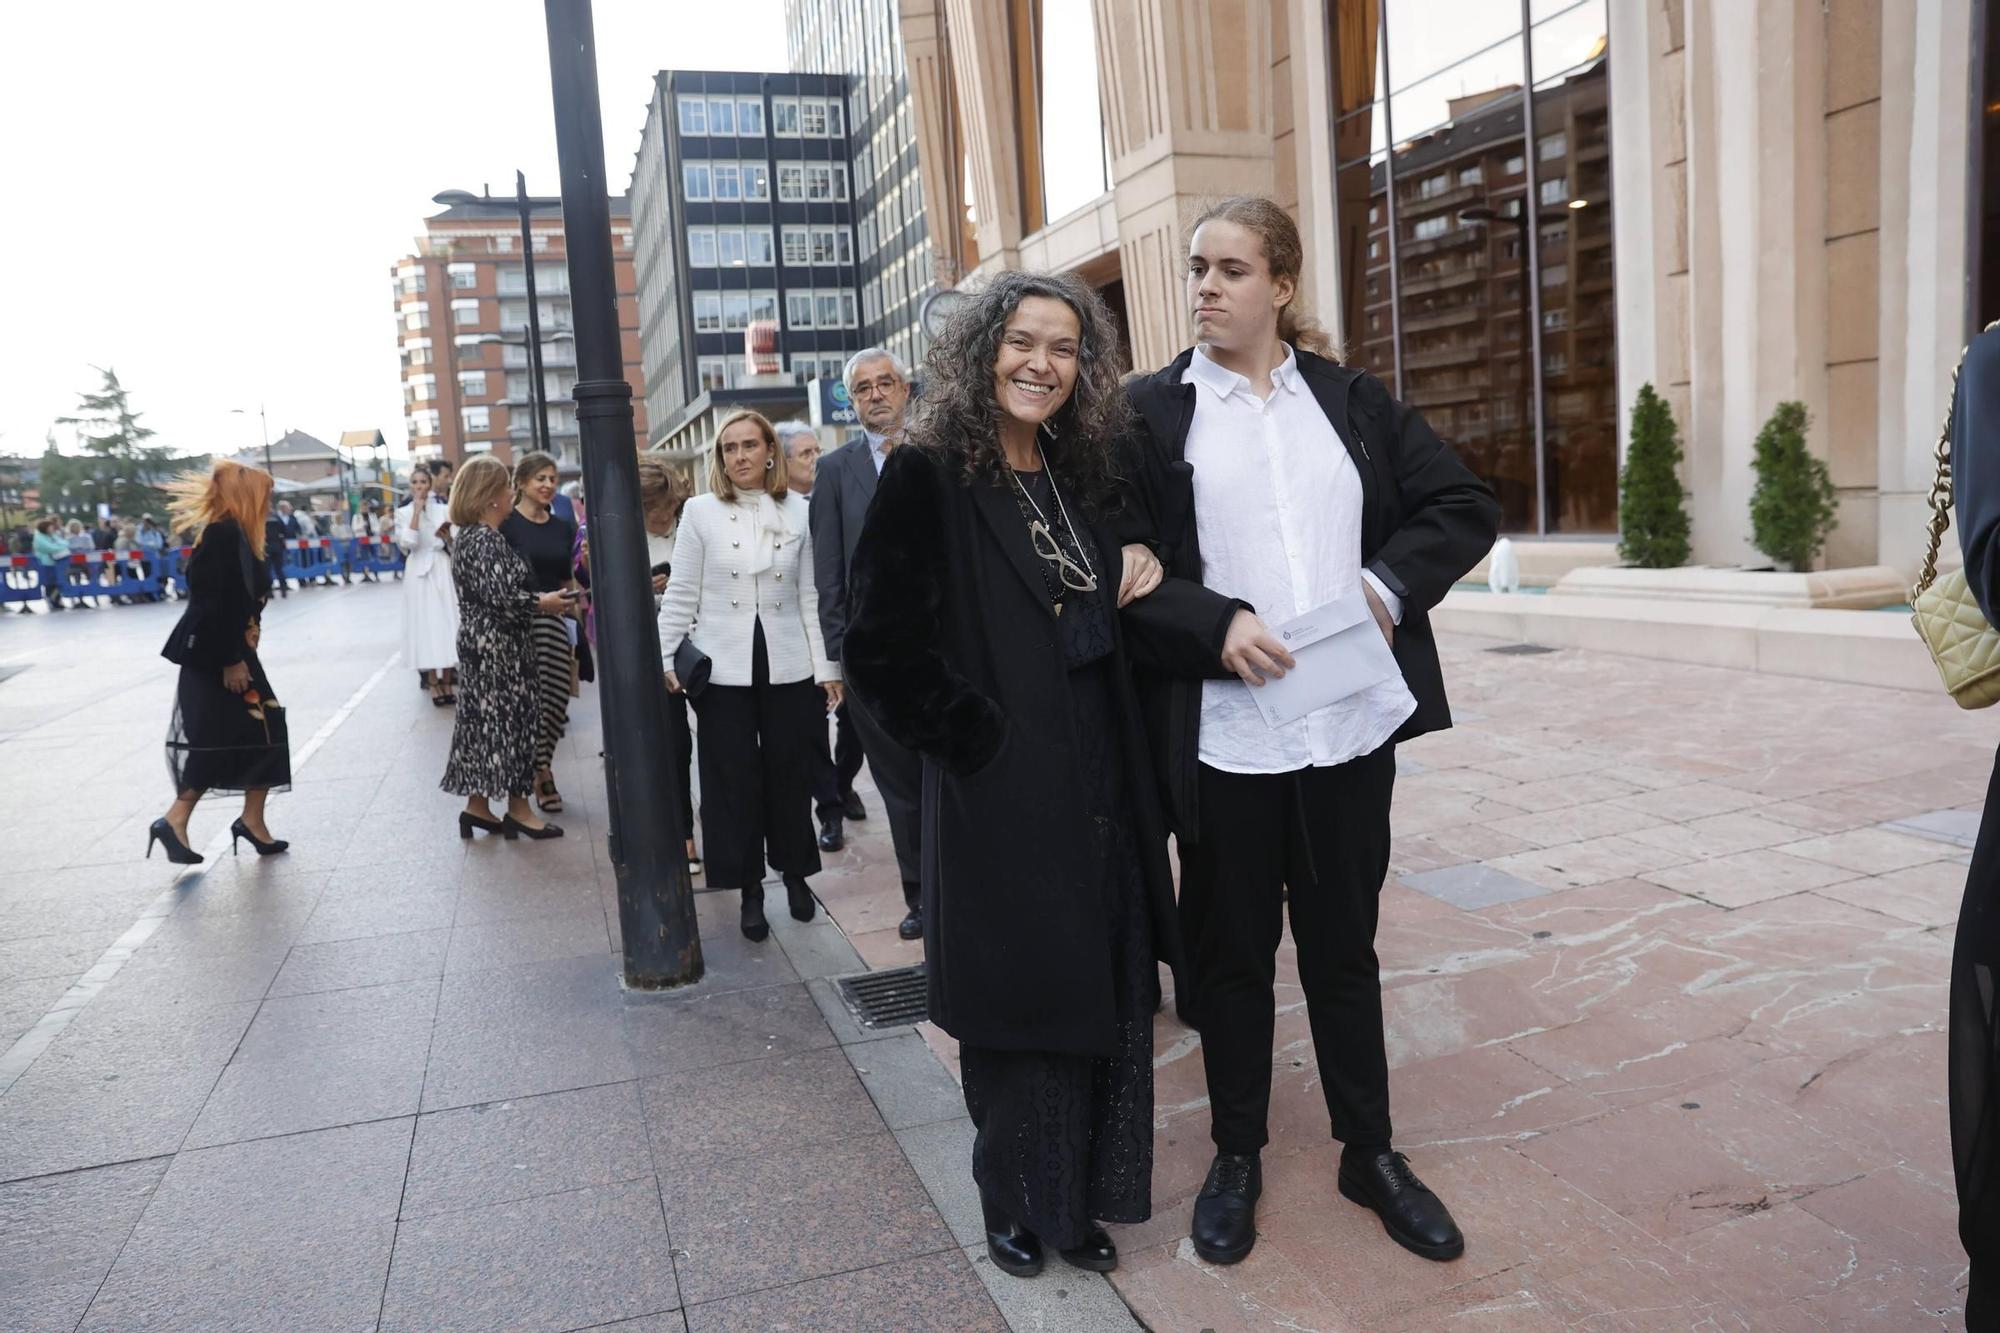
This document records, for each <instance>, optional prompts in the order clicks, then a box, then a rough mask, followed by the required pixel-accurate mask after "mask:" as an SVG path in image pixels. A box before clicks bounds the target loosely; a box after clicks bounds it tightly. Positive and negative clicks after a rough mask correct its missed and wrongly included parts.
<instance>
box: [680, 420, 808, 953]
mask: <svg viewBox="0 0 2000 1333" xmlns="http://www.w3.org/2000/svg"><path fill="white" fill-rule="evenodd" d="M708 484H709V494H706V495H697V496H695V497H694V498H693V499H692V500H689V501H688V502H687V506H686V508H684V509H683V510H682V511H681V522H680V530H679V533H678V535H677V536H676V538H675V540H674V552H673V572H672V574H671V575H670V576H669V577H668V580H667V586H666V593H665V596H664V597H662V598H661V602H660V650H661V652H662V653H663V654H664V655H665V658H666V667H667V688H668V689H669V690H671V691H673V692H674V693H676V694H678V693H680V692H681V690H682V688H683V682H682V681H681V679H680V674H679V672H678V671H677V670H676V669H675V662H676V655H677V654H678V653H679V652H680V649H681V645H682V643H683V641H686V642H689V643H691V644H692V645H693V647H694V651H695V652H696V653H698V654H700V655H702V656H705V657H706V658H707V659H708V661H709V664H710V666H709V679H708V683H707V684H706V685H705V686H703V687H701V688H700V690H699V692H698V693H695V694H694V695H693V700H694V711H695V716H696V717H698V718H700V719H701V759H700V763H701V829H702V845H703V850H704V851H705V852H707V854H708V882H709V884H710V885H711V886H725V887H732V888H737V889H740V890H742V893H743V902H742V929H743V934H744V936H745V937H746V938H747V939H750V940H753V941H755V940H761V939H763V938H765V937H766V936H767V935H769V934H770V931H771V927H770V923H769V922H768V921H767V920H766V919H765V917H764V866H765V864H766V862H767V861H768V863H769V864H770V865H771V866H772V867H773V868H775V869H776V870H777V871H778V872H779V873H780V874H782V875H783V876H784V879H785V896H786V899H787V900H788V905H789V906H790V908H791V913H792V916H793V918H794V919H795V920H799V921H810V920H812V918H813V915H814V913H815V912H816V911H817V910H818V907H817V904H815V902H814V901H813V894H812V887H811V886H810V885H809V884H808V883H807V882H806V876H808V875H811V874H815V873H817V872H818V870H819V867H820V862H819V843H818V841H817V840H816V839H815V838H814V836H813V826H812V783H813V773H814V768H813V765H814V764H815V762H816V755H817V753H818V752H817V750H816V749H815V745H816V742H815V740H814V729H815V728H817V729H818V734H819V735H820V736H822V737H823V736H824V735H825V734H826V715H827V713H828V712H829V711H831V710H832V709H834V708H836V707H838V706H839V704H840V698H841V685H840V668H838V667H836V666H835V665H834V664H833V663H832V662H829V661H828V660H827V656H826V645H825V643H824V642H823V641H822V640H821V638H820V627H819V596H818V593H817V591H816V590H815V588H814V586H813V562H812V551H811V542H810V541H808V540H807V535H806V534H807V510H806V502H805V501H804V500H802V499H800V498H799V497H798V496H796V495H792V494H790V493H789V491H788V488H787V485H786V475H785V467H784V464H783V462H782V459H781V457H780V453H779V450H778V436H777V432H776V431H775V430H774V429H773V428H772V426H771V423H770V422H769V421H768V420H766V419H765V418H764V417H763V416H762V415H761V414H759V413H756V412H752V411H749V410H747V409H743V410H738V411H735V412H731V413H730V414H729V415H728V416H726V417H724V418H723V419H722V423H721V426H720V428H719V429H718V430H717V431H716V436H715V446H714V448H713V450H712V451H711V452H710V454H709V459H708ZM689 683H690V684H692V682H689ZM818 743H822V744H823V742H818Z"/></svg>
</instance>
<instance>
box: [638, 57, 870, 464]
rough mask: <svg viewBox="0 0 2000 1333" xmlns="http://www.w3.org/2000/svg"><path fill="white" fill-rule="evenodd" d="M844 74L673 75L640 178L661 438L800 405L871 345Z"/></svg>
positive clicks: (651, 120) (643, 342) (651, 372)
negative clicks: (723, 415) (741, 412)
mask: <svg viewBox="0 0 2000 1333" xmlns="http://www.w3.org/2000/svg"><path fill="white" fill-rule="evenodd" d="M847 92H848V80H847V79H846V78H845V77H843V76H838V75H807V74H753V73H725V72H718V71H713V70H692V71H690V70H669V71H664V72H662V73H661V74H660V75H659V76H658V77H657V78H656V79H655V80H654V88H653V100H652V103H651V105H650V106H649V107H648V109H647V113H646V128H645V131H644V134H643V136H642V138H641V141H640V149H639V158H638V162H637V164H636V166H635V167H634V170H633V175H632V226H633V232H634V263H635V267H636V271H637V277H638V288H639V351H640V360H641V364H642V365H643V366H644V369H645V377H646V408H647V416H648V419H649V420H650V421H651V423H652V430H651V432H650V433H649V435H648V436H647V437H645V438H648V439H650V440H651V441H652V442H654V443H660V442H663V441H669V440H678V439H680V438H681V437H682V435H683V434H684V433H685V431H686V430H687V428H688V427H689V425H690V423H691V422H694V421H696V420H698V419H700V418H703V417H705V416H707V415H709V414H711V413H712V412H713V411H714V410H715V409H717V408H718V407H722V406H725V405H728V404H733V403H739V402H740V403H743V404H747V405H753V406H757V407H758V408H759V409H760V410H763V411H765V412H766V414H767V415H770V414H772V413H777V414H779V415H790V414H792V413H794V412H797V411H799V410H800V409H802V408H803V407H804V404H805V394H804V390H803V388H802V386H804V385H805V384H806V383H807V382H808V381H810V380H812V379H813V378H815V377H821V376H824V377H829V378H835V379H837V378H838V377H839V375H840V371H841V368H842V367H843V365H844V364H845V362H846V359H847V357H848V356H850V355H851V354H852V353H854V352H855V351H857V350H859V349H860V348H861V347H862V346H863V345H864V343H863V341H862V337H863V334H862V320H861V304H860V301H861V298H860V292H859V286H858V269H857V267H856V260H855V238H854V211H855V206H854V186H853V176H852V168H853V163H852V159H851V154H850V150H849V142H850V140H849V136H848V124H849V122H848V117H847Z"/></svg>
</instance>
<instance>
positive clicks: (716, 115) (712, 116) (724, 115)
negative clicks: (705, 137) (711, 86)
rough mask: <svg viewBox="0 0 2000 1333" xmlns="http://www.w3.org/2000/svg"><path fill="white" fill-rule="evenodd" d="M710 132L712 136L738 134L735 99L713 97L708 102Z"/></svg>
mask: <svg viewBox="0 0 2000 1333" xmlns="http://www.w3.org/2000/svg"><path fill="white" fill-rule="evenodd" d="M708 132H709V133H710V134H734V133H736V102H735V100H734V99H733V98H728V97H723V98H714V97H711V98H710V99H709V100H708Z"/></svg>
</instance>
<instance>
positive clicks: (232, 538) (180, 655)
mask: <svg viewBox="0 0 2000 1333" xmlns="http://www.w3.org/2000/svg"><path fill="white" fill-rule="evenodd" d="M263 574H264V570H263V567H262V564H261V562H259V561H258V559H257V556H256V554H255V553H254V552H252V551H251V549H250V543H249V542H248V541H246V540H245V539H244V537H243V529H241V528H239V527H237V526H236V524H235V523H234V522H233V521H231V520H229V519H221V520H219V521H217V522H214V523H211V524H209V525H208V526H207V527H206V528H204V529H202V534H201V540H200V541H199V542H198V543H196V545H195V548H194V553H193V554H191V555H190V556H188V566H187V589H188V604H187V609H186V610H185V611H183V612H181V618H180V622H179V623H178V624H176V625H175V626H174V632H173V633H172V634H170V635H168V636H167V643H166V646H165V647H163V648H161V649H160V656H162V657H164V658H166V659H167V660H168V661H169V662H174V663H178V664H179V665H181V666H199V667H215V668H217V669H220V668H222V667H226V666H233V665H234V664H236V663H238V662H241V661H243V660H244V659H245V658H247V657H251V656H253V655H254V654H253V653H252V652H251V650H250V646H249V644H248V643H247V642H246V641H245V639H244V635H245V634H246V633H247V632H248V631H249V629H250V624H251V622H252V621H254V620H256V618H257V613H258V611H259V610H260V609H261V608H262V606H263V599H262V597H260V596H259V592H260V590H261V589H262V588H263V587H268V586H269V580H268V579H267V578H263V577H262V576H263Z"/></svg>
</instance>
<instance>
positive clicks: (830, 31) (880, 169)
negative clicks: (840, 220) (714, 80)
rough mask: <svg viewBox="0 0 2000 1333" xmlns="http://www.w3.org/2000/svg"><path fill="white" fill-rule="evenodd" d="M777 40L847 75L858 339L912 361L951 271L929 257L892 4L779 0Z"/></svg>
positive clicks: (814, 69)
mask: <svg viewBox="0 0 2000 1333" xmlns="http://www.w3.org/2000/svg"><path fill="white" fill-rule="evenodd" d="M785 36H786V40H787V43H788V45H789V47H790V52H791V65H792V68H793V69H794V70H796V71H799V72H801V73H819V74H845V75H847V76H848V78H849V80H850V82H849V85H848V97H847V126H848V136H849V138H850V140H851V141H852V143H853V146H854V159H853V166H854V220H855V258H856V261H857V263H858V265H859V271H858V273H857V275H856V280H857V281H858V282H859V284H860V287H861V342H862V345H863V346H868V347H886V348H888V349H889V350H890V351H892V352H894V353H896V355H898V356H900V357H902V358H903V360H904V362H905V363H907V364H909V365H911V366H915V365H916V364H917V363H918V362H920V361H921V360H922V359H923V355H924V352H925V350H926V349H927V348H928V347H929V345H930V340H929V338H928V336H927V335H926V334H925V332H924V329H923V327H922V325H921V323H920V322H919V320H918V316H919V314H920V313H921V312H922V309H923V302H924V299H925V298H926V297H927V296H929V295H930V294H931V293H932V292H933V291H935V290H936V289H937V285H938V283H939V281H942V282H943V283H944V285H946V286H950V285H951V284H952V283H954V282H956V281H957V280H958V277H959V275H958V274H957V273H955V272H953V273H943V274H940V273H939V272H938V271H937V268H936V265H935V263H934V261H933V258H932V249H931V234H930V228H929V226H928V225H927V224H926V222H925V217H924V199H923V178H922V174H921V170H920V166H919V160H918V157H919V155H918V152H917V136H916V113H915V109H914V107H913V106H912V105H911V101H910V85H909V79H908V77H907V75H906V73H905V71H904V62H903V37H902V29H901V25H900V24H899V23H898V21H897V0H785Z"/></svg>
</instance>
